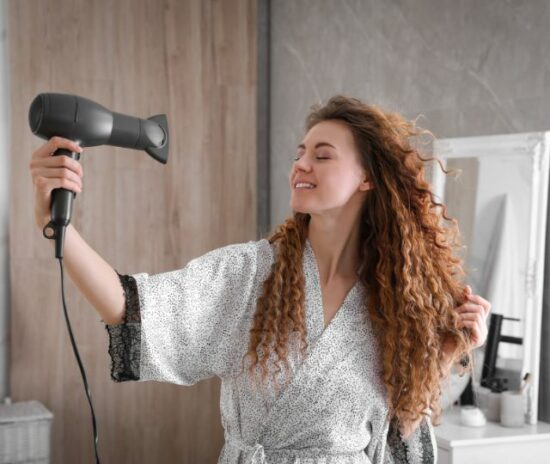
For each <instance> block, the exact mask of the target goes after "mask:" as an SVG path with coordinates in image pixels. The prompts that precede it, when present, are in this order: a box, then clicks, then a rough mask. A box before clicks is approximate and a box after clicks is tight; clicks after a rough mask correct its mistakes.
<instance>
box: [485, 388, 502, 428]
mask: <svg viewBox="0 0 550 464" xmlns="http://www.w3.org/2000/svg"><path fill="white" fill-rule="evenodd" d="M485 401H486V403H485V410H484V412H485V417H486V418H487V420H489V421H493V422H499V421H500V416H501V411H502V405H501V403H502V393H500V392H493V391H489V393H488V394H487V397H486V398H485Z"/></svg>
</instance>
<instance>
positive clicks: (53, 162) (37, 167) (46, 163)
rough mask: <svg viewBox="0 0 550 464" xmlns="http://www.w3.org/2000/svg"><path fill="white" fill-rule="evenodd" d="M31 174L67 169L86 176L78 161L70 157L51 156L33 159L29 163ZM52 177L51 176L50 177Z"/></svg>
mask: <svg viewBox="0 0 550 464" xmlns="http://www.w3.org/2000/svg"><path fill="white" fill-rule="evenodd" d="M29 166H30V168H31V172H32V173H33V175H35V174H36V173H38V171H42V172H43V171H44V168H45V169H46V170H48V169H49V168H66V169H70V170H72V171H73V172H75V173H76V174H77V175H79V176H80V177H83V176H84V170H83V169H82V165H81V164H80V163H79V162H78V161H77V160H74V159H72V158H71V157H69V156H64V155H61V156H49V157H47V158H39V159H32V160H31V162H30V163H29ZM50 177H51V176H50Z"/></svg>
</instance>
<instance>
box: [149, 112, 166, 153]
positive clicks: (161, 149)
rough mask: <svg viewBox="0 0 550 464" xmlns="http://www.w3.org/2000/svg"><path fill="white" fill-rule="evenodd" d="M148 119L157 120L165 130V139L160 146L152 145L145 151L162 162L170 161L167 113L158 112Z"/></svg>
mask: <svg viewBox="0 0 550 464" xmlns="http://www.w3.org/2000/svg"><path fill="white" fill-rule="evenodd" d="M147 120H148V121H153V122H156V123H157V124H158V125H159V126H160V127H161V129H162V130H163V131H164V139H163V141H162V143H161V144H160V145H158V146H152V147H147V148H145V151H146V152H147V153H149V155H151V156H152V157H153V158H154V159H156V160H157V161H160V162H161V163H162V164H166V163H167V162H168V144H169V135H168V120H167V119H166V115H165V114H156V115H155V116H151V117H150V118H147Z"/></svg>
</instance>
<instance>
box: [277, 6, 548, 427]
mask: <svg viewBox="0 0 550 464" xmlns="http://www.w3.org/2000/svg"><path fill="white" fill-rule="evenodd" d="M549 23H550V2H548V1H546V0H534V1H524V2H516V1H504V0H484V1H482V2H479V1H474V0H461V1H456V0H452V1H451V0H443V1H441V0H415V1H409V2H406V1H397V0H392V1H384V2H382V1H376V0H362V1H361V0H342V1H335V0H332V1H331V0H274V1H272V2H271V23H270V28H271V47H270V81H271V85H270V104H271V111H270V141H271V143H270V146H271V152H270V183H271V188H270V197H271V203H270V207H271V214H270V218H271V227H272V228H273V227H274V226H275V225H276V224H279V223H281V222H283V221H284V219H285V218H286V217H288V216H289V215H290V214H291V211H290V207H289V200H290V192H289V186H288V181H287V175H288V171H289V169H290V167H291V164H292V158H293V155H294V152H295V149H296V146H297V145H298V143H300V141H301V138H302V137H303V135H304V129H303V126H304V119H305V116H306V114H307V112H308V109H309V107H310V105H312V104H313V103H317V102H321V101H322V102H324V101H326V100H327V99H328V98H329V97H330V96H331V95H333V94H336V93H344V94H348V95H351V96H356V97H358V98H360V99H362V100H364V101H365V102H368V103H374V104H378V105H380V106H382V107H384V108H387V109H389V110H394V111H399V112H402V113H403V114H404V115H405V116H406V117H409V118H414V117H416V116H417V115H418V114H422V115H424V116H425V118H423V119H422V118H421V119H420V120H419V121H418V123H419V125H421V126H424V127H426V128H428V129H429V130H431V131H432V132H433V133H434V134H435V135H436V136H437V137H462V136H473V135H489V134H506V133H512V132H531V131H543V130H550V119H549V118H548V116H549V108H550V59H549V58H548V57H549V56H550V55H549V54H548V50H550V34H549V33H548V24H549ZM548 241H550V239H548V240H547V243H548ZM548 255H549V253H548V252H547V253H546V260H547V261H546V262H547V263H550V256H548ZM548 267H549V266H548V265H547V269H548ZM547 274H548V272H547ZM545 289H550V284H549V278H548V276H546V277H545ZM549 294H550V293H548V292H545V295H549ZM543 326H544V329H543V336H542V339H543V354H542V359H541V365H543V366H550V344H549V343H548V342H547V340H548V339H549V338H550V308H549V302H548V299H547V298H545V301H544V316H543ZM545 341H546V343H545ZM539 401H540V409H539V420H544V421H550V370H549V369H548V368H547V369H546V370H543V371H542V372H541V385H540V399H539Z"/></svg>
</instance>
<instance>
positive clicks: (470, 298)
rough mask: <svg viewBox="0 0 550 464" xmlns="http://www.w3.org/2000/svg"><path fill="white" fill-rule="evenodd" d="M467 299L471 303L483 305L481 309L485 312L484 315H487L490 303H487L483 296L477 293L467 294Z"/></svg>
mask: <svg viewBox="0 0 550 464" xmlns="http://www.w3.org/2000/svg"><path fill="white" fill-rule="evenodd" d="M467 298H468V301H471V302H472V303H476V304H478V305H480V306H482V307H483V310H484V312H485V317H487V316H488V315H489V311H490V310H491V303H489V302H488V301H487V300H486V299H485V298H483V297H481V296H479V295H472V294H470V295H468V296H467Z"/></svg>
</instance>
